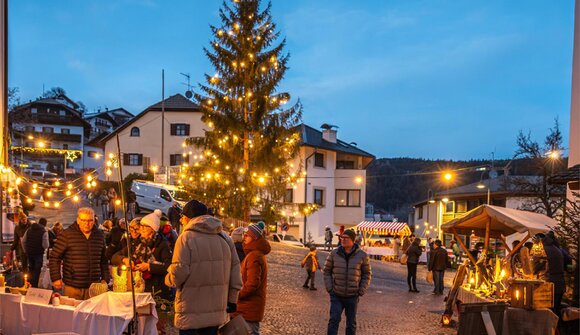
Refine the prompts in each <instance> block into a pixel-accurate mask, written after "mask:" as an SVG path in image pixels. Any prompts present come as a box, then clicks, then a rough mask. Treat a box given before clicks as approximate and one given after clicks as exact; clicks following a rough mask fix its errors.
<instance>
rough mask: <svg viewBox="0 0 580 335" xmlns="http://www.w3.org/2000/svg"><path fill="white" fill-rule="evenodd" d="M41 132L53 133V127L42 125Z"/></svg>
mask: <svg viewBox="0 0 580 335" xmlns="http://www.w3.org/2000/svg"><path fill="white" fill-rule="evenodd" d="M42 132H43V133H48V134H52V133H54V128H52V127H42Z"/></svg>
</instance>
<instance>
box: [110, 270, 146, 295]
mask: <svg viewBox="0 0 580 335" xmlns="http://www.w3.org/2000/svg"><path fill="white" fill-rule="evenodd" d="M112 272H113V292H128V291H131V275H129V269H127V267H126V266H125V265H122V266H120V267H118V266H113V271H112ZM133 280H134V281H135V292H136V293H143V292H145V281H144V280H143V277H142V275H141V272H140V271H133Z"/></svg>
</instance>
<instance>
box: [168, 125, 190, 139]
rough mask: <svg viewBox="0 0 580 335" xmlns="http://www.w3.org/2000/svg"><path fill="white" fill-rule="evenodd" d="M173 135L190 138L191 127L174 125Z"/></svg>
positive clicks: (172, 127)
mask: <svg viewBox="0 0 580 335" xmlns="http://www.w3.org/2000/svg"><path fill="white" fill-rule="evenodd" d="M171 135H172V136H189V125H188V124H186V123H172V124H171Z"/></svg>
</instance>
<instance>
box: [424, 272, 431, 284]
mask: <svg viewBox="0 0 580 335" xmlns="http://www.w3.org/2000/svg"><path fill="white" fill-rule="evenodd" d="M425 280H426V281H427V282H428V283H429V284H433V271H427V277H426V278H425Z"/></svg>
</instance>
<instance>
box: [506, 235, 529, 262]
mask: <svg viewBox="0 0 580 335" xmlns="http://www.w3.org/2000/svg"><path fill="white" fill-rule="evenodd" d="M530 237H532V236H531V235H530V232H529V231H528V235H526V237H524V238H523V239H522V241H521V242H520V243H518V245H516V247H515V248H514V249H513V250H512V251H510V253H509V254H508V255H507V258H508V259H510V257H512V255H513V254H514V253H515V252H516V250H518V249H519V248H521V246H522V245H524V243H526V241H527V240H529V239H530Z"/></svg>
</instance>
